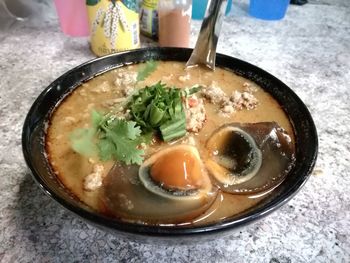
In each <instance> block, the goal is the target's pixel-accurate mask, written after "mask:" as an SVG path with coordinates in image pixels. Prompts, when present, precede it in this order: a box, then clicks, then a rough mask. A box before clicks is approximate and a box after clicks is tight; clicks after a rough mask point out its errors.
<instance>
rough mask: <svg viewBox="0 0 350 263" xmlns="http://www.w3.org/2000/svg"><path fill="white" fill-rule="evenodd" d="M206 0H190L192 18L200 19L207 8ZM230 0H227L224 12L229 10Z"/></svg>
mask: <svg viewBox="0 0 350 263" xmlns="http://www.w3.org/2000/svg"><path fill="white" fill-rule="evenodd" d="M207 4H208V0H192V18H193V19H197V20H202V19H203V18H204V15H205V10H206V9H207ZM231 6H232V0H228V1H227V8H226V12H225V14H226V15H227V14H228V13H230V11H231Z"/></svg>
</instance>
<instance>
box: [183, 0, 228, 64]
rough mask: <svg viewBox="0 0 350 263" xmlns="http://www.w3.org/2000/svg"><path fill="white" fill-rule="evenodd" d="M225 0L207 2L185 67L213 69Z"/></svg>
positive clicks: (209, 0) (225, 4)
mask: <svg viewBox="0 0 350 263" xmlns="http://www.w3.org/2000/svg"><path fill="white" fill-rule="evenodd" d="M226 6H227V0H208V5H207V10H206V14H205V17H204V19H203V22H202V26H201V29H200V31H199V36H198V39H197V42H196V46H195V48H194V49H193V52H192V54H191V57H190V59H189V60H188V61H187V63H186V67H193V66H196V65H198V64H203V65H205V66H207V67H209V68H211V69H212V70H214V69H215V57H216V45H217V43H218V38H219V35H220V31H221V25H222V21H223V18H224V15H225V10H226Z"/></svg>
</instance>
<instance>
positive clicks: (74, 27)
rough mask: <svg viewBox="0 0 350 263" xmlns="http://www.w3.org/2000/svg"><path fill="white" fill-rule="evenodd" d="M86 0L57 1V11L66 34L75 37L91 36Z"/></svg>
mask: <svg viewBox="0 0 350 263" xmlns="http://www.w3.org/2000/svg"><path fill="white" fill-rule="evenodd" d="M85 2H86V1H85V0H55V5H56V11H57V14H58V17H59V20H60V25H61V30H62V32H63V33H64V34H66V35H69V36H75V37H83V36H88V35H89V33H90V32H89V23H88V15H87V10H86V5H85Z"/></svg>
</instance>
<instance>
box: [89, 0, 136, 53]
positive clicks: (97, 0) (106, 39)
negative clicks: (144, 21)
mask: <svg viewBox="0 0 350 263" xmlns="http://www.w3.org/2000/svg"><path fill="white" fill-rule="evenodd" d="M86 4H87V9H88V16H89V24H90V42H91V49H92V51H93V52H94V53H95V54H96V55H97V56H103V55H107V54H110V53H114V52H119V51H124V50H129V49H134V48H138V47H140V25H139V14H138V4H137V1H136V0H87V1H86Z"/></svg>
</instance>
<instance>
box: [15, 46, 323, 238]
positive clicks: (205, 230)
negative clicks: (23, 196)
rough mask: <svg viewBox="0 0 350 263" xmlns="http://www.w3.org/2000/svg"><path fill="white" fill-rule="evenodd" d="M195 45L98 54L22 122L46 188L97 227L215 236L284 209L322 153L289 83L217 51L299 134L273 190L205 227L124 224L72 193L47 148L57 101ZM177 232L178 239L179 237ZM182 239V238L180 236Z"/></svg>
mask: <svg viewBox="0 0 350 263" xmlns="http://www.w3.org/2000/svg"><path fill="white" fill-rule="evenodd" d="M191 52H192V49H180V48H148V49H139V50H134V51H127V52H123V53H119V54H113V55H109V56H106V57H102V58H97V59H94V60H92V61H89V62H87V63H84V64H82V65H80V66H78V67H76V68H74V69H72V70H70V71H68V72H67V73H65V74H64V75H62V76H61V77H59V78H58V79H57V80H55V81H54V82H53V83H51V84H50V85H49V86H48V87H47V88H46V89H45V90H44V91H43V92H42V93H41V94H40V96H39V97H38V98H37V99H36V101H35V102H34V104H33V106H32V107H31V109H30V111H29V113H28V115H27V117H26V120H25V123H24V127H23V134H22V146H23V154H24V157H25V160H26V162H27V164H28V166H29V168H30V169H31V171H32V173H33V177H34V179H35V180H36V181H37V182H38V184H39V186H40V187H41V189H42V190H43V191H44V192H45V193H46V194H48V195H49V196H50V197H51V198H53V199H54V200H56V201H57V202H58V203H60V204H61V205H62V206H63V207H65V208H67V209H68V210H69V211H71V212H73V213H74V214H75V215H78V216H80V217H82V218H84V219H86V220H88V221H89V222H92V223H94V224H96V225H97V226H100V227H103V228H105V229H108V231H113V232H118V233H119V234H120V235H121V236H124V237H128V238H130V237H131V238H132V239H133V240H146V241H148V240H164V239H168V240H175V241H176V242H183V241H186V240H189V239H191V237H193V238H196V239H197V240H198V238H199V237H200V238H201V239H207V238H213V237H216V236H217V235H216V234H220V235H222V234H223V232H226V233H228V232H229V231H230V230H233V229H237V228H238V227H240V226H242V225H245V224H247V223H250V222H253V221H255V220H257V219H259V218H261V217H263V216H265V215H267V214H269V213H271V212H272V211H274V210H276V209H277V208H279V207H280V206H281V205H283V204H285V203H286V202H287V201H288V200H290V199H291V198H292V197H293V196H294V195H295V194H296V193H297V192H298V190H299V189H300V188H301V187H302V186H303V184H304V183H305V182H306V180H307V179H308V177H309V176H310V174H311V172H312V169H313V167H314V164H315V161H316V157H317V148H318V141H317V132H316V128H315V125H314V122H313V120H312V118H311V115H310V113H309V111H308V110H307V108H306V106H305V105H304V103H303V102H302V101H301V100H300V99H299V98H298V96H297V95H296V94H295V93H294V92H293V91H292V90H291V89H290V88H288V87H287V86H286V85H285V84H284V83H282V82H281V81H280V80H278V79H277V78H275V77H274V76H272V75H270V74H269V73H267V72H265V71H264V70H262V69H260V68H258V67H256V66H253V65H251V64H249V63H247V62H244V61H241V60H239V59H236V58H232V57H229V56H225V55H222V54H217V58H216V64H217V66H219V67H224V68H227V69H229V70H231V71H233V72H235V73H236V74H238V75H241V76H243V77H245V78H247V79H250V80H252V81H254V82H255V83H257V84H258V85H259V86H261V87H262V88H263V89H264V90H266V91H267V92H269V93H270V94H271V95H272V96H273V97H274V98H275V99H276V100H277V101H278V102H279V103H280V105H281V106H282V108H283V110H284V111H285V112H286V113H287V115H288V116H289V118H290V120H291V123H292V124H293V127H294V132H295V135H296V165H295V167H294V169H293V170H292V171H291V173H290V174H289V175H288V176H287V178H286V179H285V180H284V181H283V183H282V184H281V185H279V186H278V187H277V188H276V189H275V190H274V194H273V195H270V196H269V197H268V198H266V199H264V200H263V201H261V202H260V203H259V204H257V205H256V206H254V207H253V208H251V209H249V210H247V211H244V212H242V213H240V214H238V215H235V216H232V217H231V218H228V219H225V220H222V221H219V222H217V223H213V224H209V225H206V226H177V227H169V226H146V225H140V224H136V223H135V224H134V223H125V222H120V221H116V220H114V219H111V218H108V217H105V216H103V215H100V214H98V213H96V212H95V211H93V210H92V209H91V208H89V207H88V206H86V205H84V204H83V203H81V202H80V201H79V200H77V199H76V198H75V197H74V196H73V195H72V194H71V193H69V192H68V191H67V190H66V189H65V188H64V187H63V186H62V184H61V183H60V182H59V181H58V180H57V178H56V176H55V175H54V173H53V172H52V170H51V169H50V166H49V163H48V161H47V159H46V156H45V151H44V143H43V142H44V140H43V138H44V135H45V125H46V123H47V121H48V119H49V117H50V114H51V113H52V111H53V110H54V108H55V106H56V105H58V103H59V102H60V101H61V100H62V99H63V98H64V97H65V95H67V94H68V93H69V92H70V91H72V89H74V88H76V87H77V86H79V85H80V84H82V83H83V82H85V81H87V80H89V79H91V78H93V77H95V76H96V75H98V74H101V73H103V72H106V71H108V70H110V69H112V68H115V67H119V66H121V65H125V64H130V63H138V62H142V61H146V60H150V59H153V60H174V61H187V59H188V58H189V57H190V54H191ZM177 237H178V238H177ZM179 238H180V239H179Z"/></svg>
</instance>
